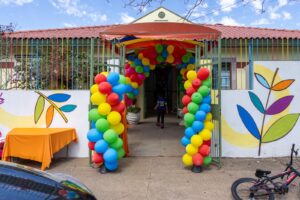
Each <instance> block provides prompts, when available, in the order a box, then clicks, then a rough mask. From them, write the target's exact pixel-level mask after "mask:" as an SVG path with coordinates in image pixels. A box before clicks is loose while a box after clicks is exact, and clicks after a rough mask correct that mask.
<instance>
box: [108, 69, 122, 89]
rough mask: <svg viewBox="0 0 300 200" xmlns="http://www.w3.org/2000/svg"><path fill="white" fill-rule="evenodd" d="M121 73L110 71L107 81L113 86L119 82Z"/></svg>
mask: <svg viewBox="0 0 300 200" xmlns="http://www.w3.org/2000/svg"><path fill="white" fill-rule="evenodd" d="M119 79H120V75H119V74H118V73H117V72H110V73H109V74H108V76H107V82H109V83H110V84H111V85H112V86H115V85H117V84H119Z"/></svg>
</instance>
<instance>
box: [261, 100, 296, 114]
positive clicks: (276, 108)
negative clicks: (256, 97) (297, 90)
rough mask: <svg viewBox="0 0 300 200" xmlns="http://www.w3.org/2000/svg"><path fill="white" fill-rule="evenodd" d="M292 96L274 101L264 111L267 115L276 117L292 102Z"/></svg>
mask: <svg viewBox="0 0 300 200" xmlns="http://www.w3.org/2000/svg"><path fill="white" fill-rule="evenodd" d="M293 98H294V96H293V95H289V96H285V97H282V98H280V99H278V100H277V101H275V102H274V103H273V104H272V105H271V106H270V107H269V108H268V109H267V111H266V114H268V115H276V114H278V113H281V112H282V111H284V110H285V109H286V108H287V107H288V106H289V105H290V103H291V102H292V100H293Z"/></svg>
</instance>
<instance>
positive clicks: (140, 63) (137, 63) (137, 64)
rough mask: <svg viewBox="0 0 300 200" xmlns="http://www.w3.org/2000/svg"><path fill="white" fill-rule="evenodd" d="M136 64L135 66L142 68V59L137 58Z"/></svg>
mask: <svg viewBox="0 0 300 200" xmlns="http://www.w3.org/2000/svg"><path fill="white" fill-rule="evenodd" d="M134 64H135V66H141V65H142V61H141V60H140V59H138V58H136V59H135V60H134Z"/></svg>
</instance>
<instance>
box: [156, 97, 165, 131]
mask: <svg viewBox="0 0 300 200" xmlns="http://www.w3.org/2000/svg"><path fill="white" fill-rule="evenodd" d="M154 109H155V110H156V114H157V122H156V125H157V126H160V128H164V118H165V113H168V106H167V100H166V98H164V96H163V95H162V94H161V93H160V94H159V96H158V98H157V103H156V105H155V107H154Z"/></svg>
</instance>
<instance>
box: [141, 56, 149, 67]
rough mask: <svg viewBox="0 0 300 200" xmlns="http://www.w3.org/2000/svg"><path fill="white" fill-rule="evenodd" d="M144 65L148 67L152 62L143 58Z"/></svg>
mask: <svg viewBox="0 0 300 200" xmlns="http://www.w3.org/2000/svg"><path fill="white" fill-rule="evenodd" d="M142 64H143V65H145V66H148V65H150V60H149V59H148V58H143V59H142Z"/></svg>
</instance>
